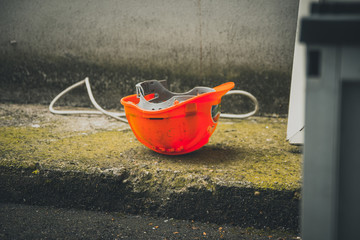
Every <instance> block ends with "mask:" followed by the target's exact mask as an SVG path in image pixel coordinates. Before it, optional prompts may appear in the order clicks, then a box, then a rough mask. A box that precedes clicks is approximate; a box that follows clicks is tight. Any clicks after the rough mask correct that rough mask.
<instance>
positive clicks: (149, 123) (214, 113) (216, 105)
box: [121, 80, 235, 155]
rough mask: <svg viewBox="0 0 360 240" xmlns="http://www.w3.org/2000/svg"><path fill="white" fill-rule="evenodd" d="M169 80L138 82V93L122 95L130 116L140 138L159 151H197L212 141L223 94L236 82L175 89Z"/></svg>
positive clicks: (130, 120) (168, 152) (122, 100)
mask: <svg viewBox="0 0 360 240" xmlns="http://www.w3.org/2000/svg"><path fill="white" fill-rule="evenodd" d="M165 82H166V81H158V80H150V81H144V82H141V83H138V84H137V85H136V94H134V95H130V96H127V97H124V98H122V99H121V104H123V105H124V108H125V114H126V118H127V119H128V121H129V124H130V127H131V129H132V131H133V132H134V134H135V136H136V138H137V139H138V140H139V141H140V142H141V143H143V144H144V145H145V146H147V147H148V148H150V149H152V150H154V151H155V152H158V153H162V154H168V155H180V154H185V153H189V152H192V151H195V150H197V149H199V148H201V147H202V146H204V145H205V144H206V143H207V142H208V141H209V138H210V136H211V135H212V133H213V132H214V130H215V128H216V126H217V122H218V119H219V117H220V102H221V97H222V96H224V95H225V94H226V93H227V92H228V91H229V90H230V89H232V88H233V87H234V86H235V84H234V83H233V82H228V83H224V84H222V85H219V86H217V87H214V88H209V87H195V88H193V89H192V90H190V91H188V92H186V93H173V92H170V91H169V90H167V89H166V87H165V86H164V84H165Z"/></svg>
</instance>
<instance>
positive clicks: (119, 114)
mask: <svg viewBox="0 0 360 240" xmlns="http://www.w3.org/2000/svg"><path fill="white" fill-rule="evenodd" d="M84 83H85V85H86V89H87V92H88V95H89V97H90V100H91V103H92V104H93V105H94V107H95V108H96V109H97V110H98V111H91V110H55V109H54V104H55V102H56V101H57V100H59V98H61V97H62V96H63V95H65V94H66V93H68V92H69V91H71V90H72V89H74V88H76V87H78V86H80V85H82V84H84ZM232 94H240V95H244V96H247V97H249V98H250V99H251V100H252V101H253V103H254V105H255V109H254V110H253V111H252V112H249V113H245V114H229V113H222V114H221V115H220V117H222V118H236V119H241V118H247V117H250V116H253V115H254V114H255V113H256V112H257V111H258V109H259V104H258V101H257V99H256V98H255V97H254V96H253V95H252V94H250V93H248V92H246V91H242V90H231V91H229V92H227V93H226V94H225V96H226V95H232ZM49 110H50V112H51V113H54V114H105V115H108V116H110V117H112V118H115V119H117V120H120V121H122V122H125V123H128V121H127V119H125V118H121V117H124V116H125V112H109V111H106V110H104V109H103V108H101V107H100V106H99V104H98V103H97V102H96V101H95V98H94V96H93V94H92V91H91V87H90V82H89V78H88V77H86V78H85V79H84V80H81V81H80V82H77V83H75V84H73V85H71V86H70V87H68V88H66V89H65V90H64V91H62V92H61V93H59V94H58V95H57V96H56V97H55V98H54V99H53V100H52V101H51V103H50V105H49Z"/></svg>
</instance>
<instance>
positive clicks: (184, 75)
mask: <svg viewBox="0 0 360 240" xmlns="http://www.w3.org/2000/svg"><path fill="white" fill-rule="evenodd" d="M297 8H298V0H253V1H248V0H238V1H211V0H198V1H194V0H184V1H166V0H153V1H146V0H141V1H140V0H139V1H117V0H106V1H97V0H87V1H86V0H71V1H56V0H49V1H41V0H3V1H1V2H0V32H1V35H0V54H1V57H0V80H1V85H0V87H1V92H0V94H1V97H0V101H21V102H41V103H48V102H49V101H51V99H52V98H53V97H54V96H55V95H56V93H57V92H59V91H60V90H62V88H64V87H66V86H68V85H70V84H72V83H74V82H76V81H78V80H81V79H82V78H84V77H85V76H89V77H90V80H91V82H92V84H93V87H94V90H95V95H97V96H95V97H96V98H97V99H98V101H99V103H100V104H103V105H105V106H107V107H115V106H118V105H119V104H118V102H119V98H120V96H123V95H125V94H129V93H132V92H134V87H135V83H137V82H139V81H141V80H144V79H152V78H158V79H164V78H166V79H168V81H169V82H170V86H171V89H172V90H174V91H184V90H187V89H188V88H190V87H193V86H195V85H207V86H215V85H217V84H219V83H221V82H224V81H234V82H235V84H236V85H237V89H244V90H248V91H251V92H252V93H253V94H254V95H256V96H257V97H258V98H259V101H260V109H261V112H262V113H286V112H287V104H288V103H287V102H288V95H289V85H290V77H291V66H292V56H293V48H294V41H295V28H296V18H297ZM78 93H79V94H80V92H78ZM103 94H106V96H107V97H106V99H103V98H104V97H102V95H103ZM68 101H76V102H77V103H79V102H80V101H83V99H80V100H79V99H75V98H71V97H69V98H68ZM228 102H229V104H228V105H232V104H231V103H230V101H228ZM250 107H251V106H250ZM244 108H245V109H246V108H249V107H247V106H245V105H244Z"/></svg>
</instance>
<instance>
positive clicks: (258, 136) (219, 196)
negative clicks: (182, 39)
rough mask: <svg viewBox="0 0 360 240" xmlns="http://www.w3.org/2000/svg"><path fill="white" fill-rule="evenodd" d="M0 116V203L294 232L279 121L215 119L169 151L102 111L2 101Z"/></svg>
mask: <svg viewBox="0 0 360 240" xmlns="http://www.w3.org/2000/svg"><path fill="white" fill-rule="evenodd" d="M0 120H1V121H0V125H1V131H0V150H1V151H0V201H3V202H26V203H29V204H41V205H56V206H66V207H79V208H86V209H103V210H117V211H124V212H127V213H135V214H149V215H155V216H166V217H173V218H180V219H192V220H200V221H210V222H216V223H233V224H236V225H240V226H244V227H249V226H251V227H257V228H263V227H269V228H286V229H291V230H298V217H299V214H298V211H299V197H300V194H299V192H300V186H301V154H299V153H300V151H299V149H298V147H295V146H291V145H289V144H288V143H287V142H286V141H285V135H286V120H285V119H281V118H251V119H248V120H242V121H230V120H221V122H220V123H219V125H218V128H217V130H216V131H215V133H214V135H213V136H212V138H211V140H210V142H209V143H208V144H207V145H206V146H204V147H203V148H202V149H200V150H198V151H196V152H194V153H191V154H188V155H184V156H176V157H173V156H163V155H160V154H157V153H154V152H152V151H151V150H148V149H147V148H145V147H144V146H142V145H141V144H140V143H139V142H138V141H137V140H136V139H135V137H134V136H133V134H132V132H131V130H129V128H128V126H127V125H125V124H123V123H120V122H116V121H114V120H112V119H108V118H106V117H105V116H94V117H88V116H54V115H51V114H50V113H48V112H47V108H46V106H35V105H8V104H0Z"/></svg>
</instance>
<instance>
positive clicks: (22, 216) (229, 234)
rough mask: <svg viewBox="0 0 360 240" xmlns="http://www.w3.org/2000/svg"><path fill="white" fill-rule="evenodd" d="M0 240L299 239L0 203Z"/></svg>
mask: <svg viewBox="0 0 360 240" xmlns="http://www.w3.org/2000/svg"><path fill="white" fill-rule="evenodd" d="M0 239H4V240H6V239H162V240H165V239H249V240H250V239H255V240H257V239H277V240H280V239H300V238H299V237H298V236H297V235H296V234H294V233H289V232H285V231H279V230H277V231H273V230H267V229H261V230H259V229H254V228H246V229H244V228H240V227H238V226H231V225H217V224H212V223H202V222H196V221H186V220H176V219H172V218H170V219H168V218H154V217H149V216H139V215H125V214H122V213H118V212H103V211H88V210H79V209H68V208H56V207H49V206H31V205H25V204H11V203H0Z"/></svg>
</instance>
